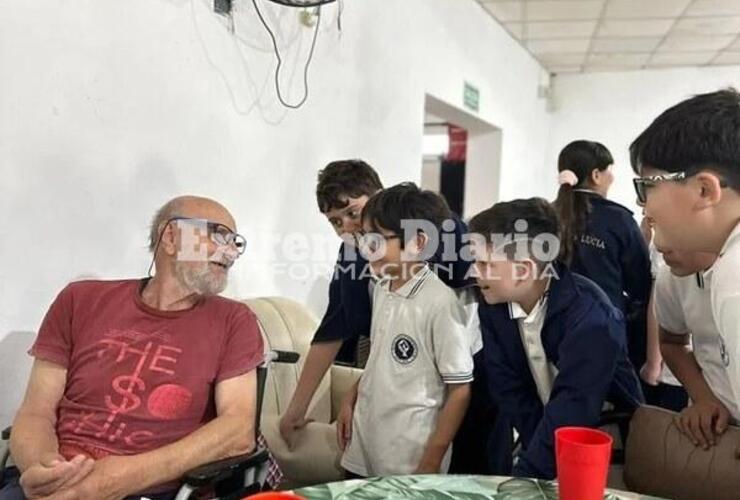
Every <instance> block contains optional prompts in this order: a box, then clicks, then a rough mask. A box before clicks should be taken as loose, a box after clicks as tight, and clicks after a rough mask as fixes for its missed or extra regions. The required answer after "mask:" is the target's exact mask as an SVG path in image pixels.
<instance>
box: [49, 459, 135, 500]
mask: <svg viewBox="0 0 740 500" xmlns="http://www.w3.org/2000/svg"><path fill="white" fill-rule="evenodd" d="M122 460H125V457H113V456H111V457H106V458H102V459H100V460H97V461H96V462H94V467H93V470H92V472H91V473H89V474H88V475H87V477H85V478H84V479H82V480H81V481H80V482H78V483H77V484H75V485H69V486H65V487H64V488H62V489H61V490H59V491H57V492H55V493H53V494H51V495H49V496H46V497H42V498H41V500H89V499H91V498H94V499H95V500H120V499H122V498H124V497H125V496H127V495H128V494H129V492H125V491H124V489H125V488H124V486H123V485H122V484H120V481H119V479H118V476H119V474H118V473H119V472H120V471H121V467H122V464H121V461H122Z"/></svg>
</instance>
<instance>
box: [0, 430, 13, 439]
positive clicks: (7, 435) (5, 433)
mask: <svg viewBox="0 0 740 500" xmlns="http://www.w3.org/2000/svg"><path fill="white" fill-rule="evenodd" d="M12 429H13V428H12V427H6V428H5V429H3V433H2V436H0V437H2V440H3V441H7V440H8V439H10V431H11V430H12Z"/></svg>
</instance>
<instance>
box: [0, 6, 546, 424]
mask: <svg viewBox="0 0 740 500" xmlns="http://www.w3.org/2000/svg"><path fill="white" fill-rule="evenodd" d="M210 4H211V2H210V0H127V1H125V2H121V1H119V0H78V1H76V2H74V3H70V2H68V1H65V0H34V1H27V0H6V1H4V2H2V3H0V210H1V211H2V214H3V217H2V218H0V233H2V234H3V243H2V245H1V246H0V262H2V265H1V267H0V304H1V305H0V425H5V424H7V423H8V422H9V421H10V418H11V415H12V414H13V412H14V409H15V408H16V407H17V405H18V403H19V400H20V395H21V390H22V387H21V386H22V385H23V383H24V381H25V378H26V375H27V371H28V369H29V366H30V362H29V360H28V358H27V357H26V356H25V355H23V352H24V351H25V349H27V348H28V346H29V345H30V343H31V342H32V340H33V333H32V332H34V331H35V330H36V329H37V328H38V325H39V323H40V321H41V318H42V316H43V314H44V312H45V310H46V308H47V307H48V305H49V303H50V302H51V301H52V300H53V298H54V296H55V294H56V293H57V292H58V290H60V288H61V287H63V286H64V284H65V283H66V282H68V281H69V280H72V279H74V278H76V277H80V276H90V275H94V276H98V277H101V278H119V277H134V276H142V275H143V274H144V273H145V271H146V268H147V266H148V263H149V255H148V254H147V251H146V234H147V225H148V222H149V218H150V217H151V214H152V213H153V211H154V210H155V208H156V207H157V206H159V205H160V204H162V203H163V202H164V201H165V200H167V199H169V198H171V197H173V196H175V195H179V194H183V193H196V194H203V195H207V196H212V197H214V198H216V199H218V200H221V201H222V202H223V203H225V204H226V205H227V206H228V207H229V208H230V209H231V211H232V212H233V213H234V215H235V216H236V218H237V221H238V223H239V229H240V231H241V232H243V233H244V234H245V235H246V236H247V238H248V240H249V247H248V252H247V254H246V255H245V257H244V258H243V259H242V261H241V262H240V263H239V264H238V265H237V266H236V267H235V268H234V269H233V271H232V273H233V277H232V283H231V284H230V286H229V288H228V290H227V295H230V296H234V297H245V296H255V295H272V294H276V295H285V296H289V297H293V298H295V299H297V300H300V301H304V302H306V303H308V304H309V305H310V306H311V307H312V308H313V309H314V310H315V311H316V312H317V314H319V313H320V312H321V310H322V308H323V306H324V301H325V294H326V279H325V278H324V277H310V278H306V279H300V280H295V279H289V278H287V277H285V276H278V275H276V273H275V272H274V268H273V267H272V266H271V265H270V264H272V263H274V262H275V261H276V260H281V257H280V255H279V252H278V250H279V248H277V247H274V246H271V245H270V244H269V241H270V240H269V235H270V234H271V233H281V234H285V233H289V232H295V231H300V232H304V233H316V234H319V235H321V236H325V237H331V233H330V229H329V227H328V225H327V224H326V222H325V221H324V220H323V219H322V217H321V216H320V215H319V214H318V213H317V210H316V208H315V200H314V197H313V188H314V183H315V176H316V171H317V169H319V168H320V167H321V166H322V165H323V164H325V163H326V162H327V161H330V160H332V159H336V158H342V157H362V158H364V159H366V160H368V161H369V162H370V163H372V164H373V165H375V166H376V167H377V168H378V170H379V171H380V173H381V175H382V177H383V178H384V180H385V182H386V183H387V184H393V183H396V182H399V181H402V180H408V179H411V180H417V181H418V180H419V177H420V172H421V156H422V155H421V141H422V132H423V130H422V124H423V117H424V96H425V93H429V94H431V95H434V96H436V97H437V98H439V99H442V100H444V101H445V102H448V103H450V104H453V105H455V106H461V105H462V95H463V81H464V80H467V81H470V82H471V83H473V84H475V85H476V86H478V87H479V88H480V91H481V110H480V116H481V118H483V119H484V120H486V121H488V122H490V123H492V124H495V125H496V126H497V127H499V128H500V129H502V130H503V143H502V158H501V172H502V174H501V189H500V194H501V196H502V197H509V196H513V195H515V194H533V193H536V192H537V191H539V190H541V187H542V186H538V185H537V184H536V182H537V179H539V178H540V176H535V175H528V174H527V173H528V172H530V173H531V172H534V171H535V170H537V169H539V168H540V167H541V165H542V157H543V151H542V148H538V147H534V145H536V144H544V143H546V141H547V134H548V130H549V127H548V115H547V113H546V111H545V103H544V101H542V100H540V99H538V98H537V83H538V81H539V77H540V75H541V71H542V70H541V68H540V67H539V65H538V64H537V63H536V62H535V61H534V60H533V59H532V58H531V57H530V56H529V55H528V54H526V53H525V52H524V51H523V49H521V48H520V47H519V46H518V45H517V44H516V43H515V42H514V41H513V40H512V39H511V38H510V37H509V36H508V35H507V34H506V33H505V32H504V31H503V29H501V28H500V27H498V26H497V25H496V24H495V23H493V22H491V20H490V18H489V17H488V16H487V15H486V14H485V13H484V12H483V11H482V9H481V8H480V6H478V5H477V4H476V3H475V2H473V1H463V0H382V1H368V0H346V1H345V8H344V15H343V19H342V25H343V31H342V33H341V34H339V33H338V32H337V29H336V22H335V21H336V15H337V9H336V5H333V6H331V7H329V8H327V9H325V10H324V18H325V19H324V20H325V23H324V24H323V25H322V31H321V34H320V38H319V41H318V47H317V50H316V54H315V57H314V62H313V65H312V67H311V74H310V90H311V95H310V98H309V100H308V102H307V104H306V105H305V107H304V108H302V109H300V110H298V111H291V112H288V111H285V110H283V109H281V108H280V107H279V106H278V105H277V104H276V103H275V98H274V90H273V87H272V68H273V56H272V53H271V47H270V45H269V39H268V38H267V35H266V34H265V33H264V31H263V29H262V27H261V26H260V25H258V24H257V22H256V20H255V16H254V15H253V12H252V11H251V8H250V4H251V3H250V2H245V1H243V0H240V1H239V2H237V7H238V9H237V11H238V15H237V22H236V29H237V34H238V35H239V37H240V38H241V39H242V41H241V42H239V43H235V39H234V37H233V36H232V35H231V34H230V33H229V32H228V30H227V29H226V28H225V25H224V23H223V22H222V21H221V20H219V19H218V18H217V16H215V15H213V14H212V13H211V12H210V10H209V5H210ZM261 4H263V5H265V9H266V11H267V13H268V19H269V20H270V21H271V22H272V23H273V24H276V23H278V22H279V23H280V26H279V28H280V29H279V31H280V32H281V35H280V36H281V39H282V40H293V43H291V44H289V46H284V47H283V50H284V52H285V54H286V57H287V58H288V62H287V64H286V74H285V75H284V76H285V79H286V84H287V83H288V82H287V80H288V79H289V78H290V76H291V75H292V76H293V80H292V81H293V84H294V85H293V86H292V87H291V90H290V91H289V92H287V93H288V95H289V98H291V100H293V101H295V100H296V99H297V98H298V97H300V90H301V89H300V85H299V83H300V76H301V75H300V72H301V70H302V66H300V64H301V61H302V60H303V57H305V53H306V51H307V49H308V44H309V41H310V36H311V31H310V30H308V29H306V28H300V29H297V28H296V26H297V23H296V22H295V15H296V12H295V11H293V10H289V9H288V10H286V9H277V8H268V7H267V4H266V2H264V1H261ZM330 246H331V248H332V249H333V248H334V247H335V246H336V243H335V242H333V241H331V243H330ZM319 260H320V261H321V262H322V263H324V264H330V261H331V258H330V257H325V258H320V259H319Z"/></svg>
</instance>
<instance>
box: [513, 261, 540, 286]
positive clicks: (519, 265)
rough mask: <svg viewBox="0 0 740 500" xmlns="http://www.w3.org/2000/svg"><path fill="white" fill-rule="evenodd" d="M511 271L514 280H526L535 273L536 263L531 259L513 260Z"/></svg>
mask: <svg viewBox="0 0 740 500" xmlns="http://www.w3.org/2000/svg"><path fill="white" fill-rule="evenodd" d="M513 271H514V273H513V274H514V279H515V280H516V281H527V280H529V279H531V278H534V277H535V276H536V275H537V264H536V263H535V262H534V261H533V260H532V259H526V260H515V261H514V265H513Z"/></svg>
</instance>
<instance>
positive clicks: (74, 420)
mask: <svg viewBox="0 0 740 500" xmlns="http://www.w3.org/2000/svg"><path fill="white" fill-rule="evenodd" d="M143 284H144V282H143V281H141V280H126V281H81V282H77V283H72V284H70V285H68V286H67V287H66V288H65V289H64V290H62V292H61V293H60V294H59V296H58V297H57V298H56V300H55V301H54V303H53V304H52V306H51V308H50V309H49V311H48V312H47V313H46V317H45V318H44V321H43V323H42V325H41V329H40V331H39V334H38V337H37V339H36V342H35V344H34V345H33V347H32V348H31V350H30V351H29V352H30V354H32V355H33V356H35V357H36V358H39V359H43V360H47V361H51V362H53V363H57V364H59V365H61V366H63V367H65V368H66V369H67V385H66V387H65V390H64V396H63V397H62V400H61V401H60V403H59V409H58V422H57V435H58V439H59V445H60V453H61V454H62V455H64V456H65V457H66V458H68V459H69V458H72V457H73V456H74V455H76V454H77V453H84V454H86V455H89V456H92V457H94V458H96V459H98V458H102V457H104V456H106V455H130V454H138V453H143V452H146V451H149V450H153V449H156V448H160V447H162V446H164V445H166V444H169V443H172V442H174V441H177V440H179V439H181V438H183V437H184V436H186V435H188V434H190V433H192V432H193V431H195V430H196V429H198V428H199V427H201V426H202V425H203V424H204V423H206V422H208V421H209V420H211V419H213V418H214V417H215V416H216V412H215V402H214V387H215V384H217V383H218V382H220V381H222V380H225V379H228V378H232V377H236V376H237V375H241V374H244V373H247V372H249V371H251V370H252V369H254V368H255V367H256V366H257V365H259V364H260V363H261V362H262V359H263V347H262V337H261V335H260V331H259V328H258V326H257V320H256V318H255V316H254V314H253V313H252V311H250V310H249V309H248V308H247V307H246V306H245V305H244V304H241V303H239V302H236V301H233V300H229V299H225V298H222V297H208V298H204V299H202V300H201V301H200V302H199V303H198V304H196V305H195V306H194V307H192V308H191V309H188V310H185V311H177V312H166V311H159V310H156V309H153V308H151V307H148V306H147V305H146V304H144V303H143V301H142V300H141V296H140V289H141V288H142V286H143Z"/></svg>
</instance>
